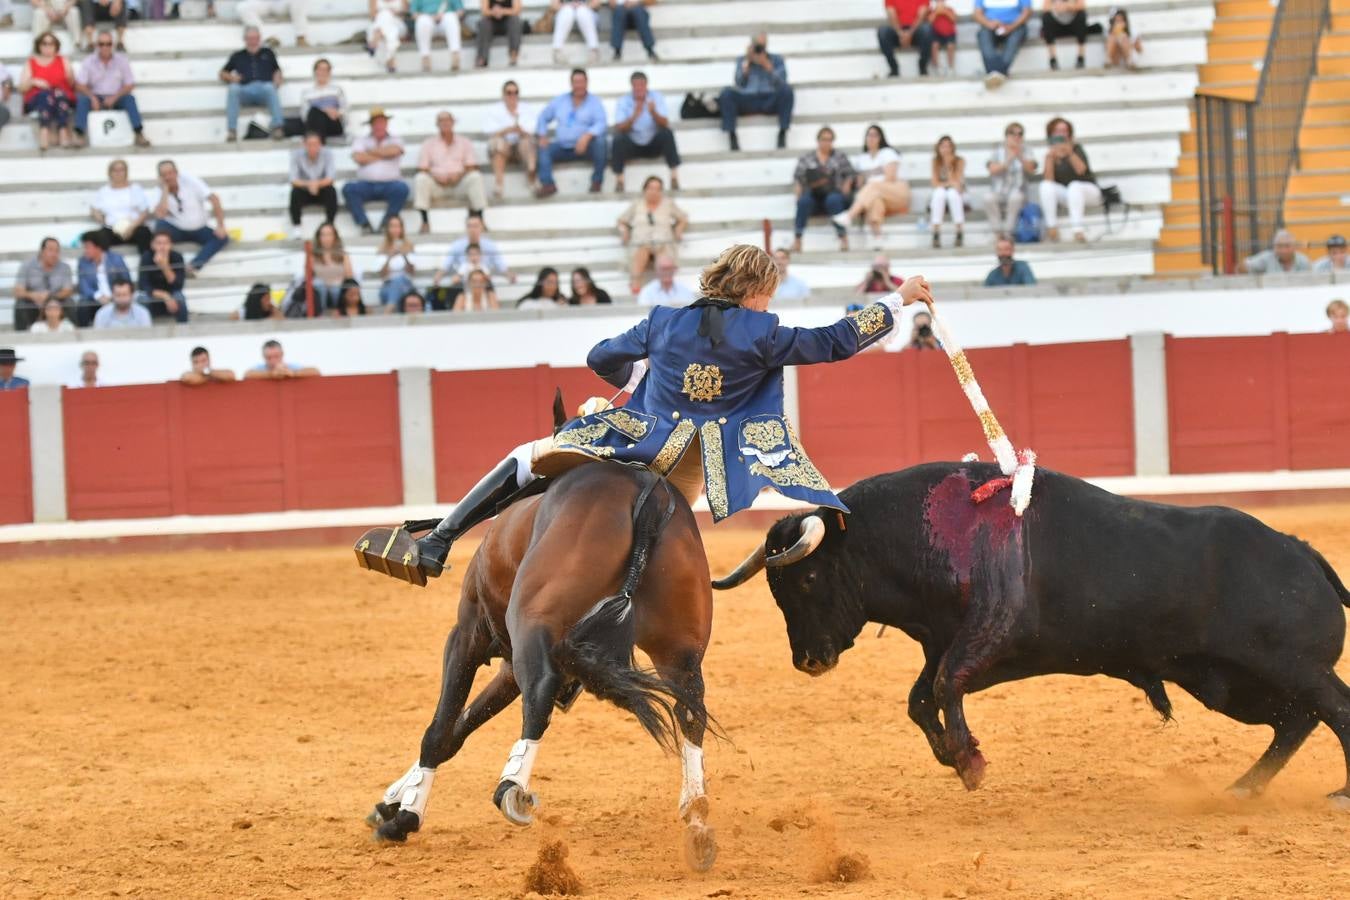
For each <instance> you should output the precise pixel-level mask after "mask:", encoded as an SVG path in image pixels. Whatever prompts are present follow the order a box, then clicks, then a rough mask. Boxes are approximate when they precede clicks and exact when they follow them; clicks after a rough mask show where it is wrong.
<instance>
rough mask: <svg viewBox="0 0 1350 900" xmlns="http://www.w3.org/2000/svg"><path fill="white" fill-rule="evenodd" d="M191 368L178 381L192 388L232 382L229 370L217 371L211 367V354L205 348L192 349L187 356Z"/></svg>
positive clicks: (231, 373) (232, 374)
mask: <svg viewBox="0 0 1350 900" xmlns="http://www.w3.org/2000/svg"><path fill="white" fill-rule="evenodd" d="M188 360H189V362H190V363H191V365H192V368H190V369H188V370H187V371H186V372H184V373H183V374H182V375H181V376H180V377H179V379H178V380H179V381H181V382H182V383H183V384H186V385H190V386H192V387H201V386H202V385H204V384H212V383H215V382H222V381H234V372H232V371H230V370H229V369H217V368H216V367H215V366H213V365H211V354H210V353H209V352H208V351H207V349H206V348H205V347H193V348H192V353H191V354H190V355H189V356H188Z"/></svg>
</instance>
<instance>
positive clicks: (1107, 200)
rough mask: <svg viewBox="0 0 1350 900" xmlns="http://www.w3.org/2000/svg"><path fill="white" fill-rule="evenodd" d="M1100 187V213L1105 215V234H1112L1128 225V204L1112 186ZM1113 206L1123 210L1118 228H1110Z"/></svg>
mask: <svg viewBox="0 0 1350 900" xmlns="http://www.w3.org/2000/svg"><path fill="white" fill-rule="evenodd" d="M1100 187H1101V191H1102V211H1103V213H1104V214H1105V215H1106V233H1107V234H1114V233H1115V232H1117V231H1119V230H1120V229H1121V228H1124V227H1125V226H1126V225H1128V224H1129V222H1130V204H1128V203H1126V202H1125V198H1124V197H1123V196H1121V193H1120V188H1118V187H1116V186H1115V185H1114V184H1104V185H1100ZM1113 206H1122V207H1124V208H1125V215H1124V216H1123V217H1122V219H1121V222H1120V228H1112V227H1111V207H1113Z"/></svg>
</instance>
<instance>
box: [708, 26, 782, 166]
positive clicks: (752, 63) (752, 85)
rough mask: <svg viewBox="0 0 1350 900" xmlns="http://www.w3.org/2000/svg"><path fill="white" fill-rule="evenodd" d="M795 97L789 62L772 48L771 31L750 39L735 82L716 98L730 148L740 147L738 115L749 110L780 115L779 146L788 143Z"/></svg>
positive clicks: (737, 70)
mask: <svg viewBox="0 0 1350 900" xmlns="http://www.w3.org/2000/svg"><path fill="white" fill-rule="evenodd" d="M795 99H796V98H795V95H794V94H793V92H792V85H790V84H788V77H787V64H786V63H785V62H783V57H781V56H779V55H778V54H777V53H770V52H769V35H768V34H767V33H765V32H763V31H761V32H760V33H759V34H756V35H755V36H754V37H752V38H751V39H750V46H749V47H747V48H746V51H745V55H744V56H742V57H741V58H740V59H738V60H736V72H735V84H734V86H733V87H727V88H722V93H721V94H719V95H718V98H717V103H718V108H719V109H720V110H721V111H722V130H723V131H725V132H726V133H727V141H728V142H729V144H730V146H731V149H732V150H739V149H741V142H740V140H739V139H738V138H737V137H736V117H737V116H743V115H746V114H748V113H772V114H774V115H777V116H778V145H777V146H778V149H779V150H782V149H783V148H784V147H786V146H787V131H788V128H789V127H791V125H792V105H793V102H794V101H795Z"/></svg>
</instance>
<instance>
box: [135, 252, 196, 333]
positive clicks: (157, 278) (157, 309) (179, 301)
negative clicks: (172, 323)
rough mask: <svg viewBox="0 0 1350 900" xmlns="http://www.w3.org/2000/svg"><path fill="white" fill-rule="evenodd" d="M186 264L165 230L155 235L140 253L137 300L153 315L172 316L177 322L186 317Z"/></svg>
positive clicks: (154, 316)
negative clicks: (138, 295) (139, 291)
mask: <svg viewBox="0 0 1350 900" xmlns="http://www.w3.org/2000/svg"><path fill="white" fill-rule="evenodd" d="M186 286H187V265H186V264H185V263H184V262H183V254H181V253H179V252H178V251H177V250H175V249H173V241H172V240H170V238H169V236H168V235H167V234H165V233H164V232H162V231H161V232H160V233H159V234H157V235H155V237H154V240H153V241H151V243H150V248H149V249H148V250H147V251H146V252H145V254H144V255H143V256H142V257H141V268H140V290H141V296H140V298H139V299H140V302H141V303H142V304H144V305H145V308H146V309H147V310H149V312H150V316H151V317H152V318H156V319H159V318H169V317H172V318H173V319H174V320H176V321H178V322H186V321H187V320H188V306H187V298H186V297H185V296H183V290H184V288H185V287H186Z"/></svg>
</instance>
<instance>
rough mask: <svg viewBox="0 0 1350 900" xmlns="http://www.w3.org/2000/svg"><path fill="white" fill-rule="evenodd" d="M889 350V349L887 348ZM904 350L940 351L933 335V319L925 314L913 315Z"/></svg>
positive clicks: (940, 347)
mask: <svg viewBox="0 0 1350 900" xmlns="http://www.w3.org/2000/svg"><path fill="white" fill-rule="evenodd" d="M887 349H889V348H887ZM901 349H904V350H941V349H942V345H941V344H939V343H938V339H937V335H935V334H933V317H932V316H931V315H929V314H928V313H926V312H923V311H919V312H916V313H915V314H914V319H913V320H912V321H911V323H910V328H909V343H908V344H906V345H905V346H904V347H903V348H901Z"/></svg>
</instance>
